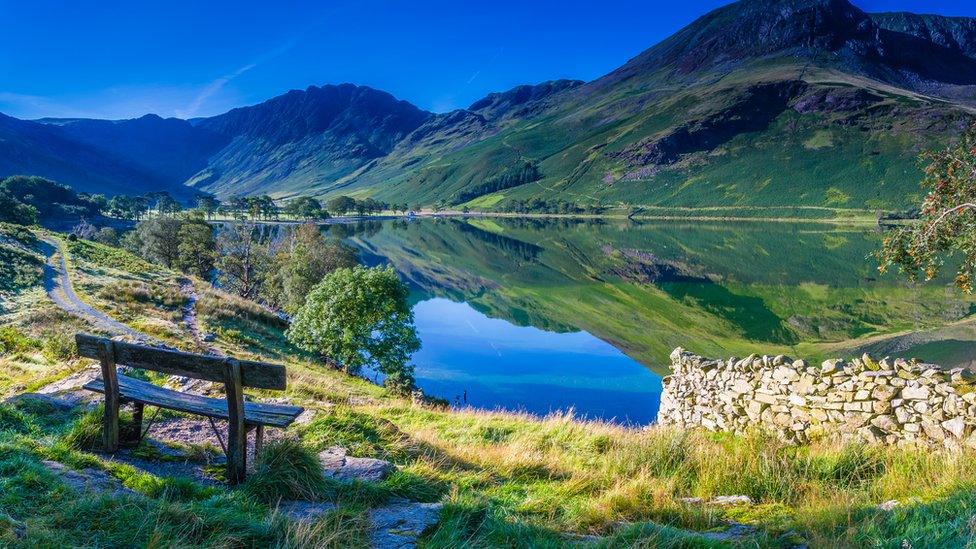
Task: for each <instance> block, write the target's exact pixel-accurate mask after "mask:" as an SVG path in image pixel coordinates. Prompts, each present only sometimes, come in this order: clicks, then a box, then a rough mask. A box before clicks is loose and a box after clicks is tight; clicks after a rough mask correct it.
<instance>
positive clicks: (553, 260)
mask: <svg viewBox="0 0 976 549" xmlns="http://www.w3.org/2000/svg"><path fill="white" fill-rule="evenodd" d="M324 230H326V231H329V232H331V233H332V234H334V235H335V236H337V237H340V238H343V239H344V240H345V241H346V242H348V243H350V244H351V245H354V246H355V247H357V248H358V249H359V250H360V252H361V256H362V259H363V261H364V262H365V263H367V264H385V263H388V264H391V265H393V266H394V268H395V269H396V271H397V272H398V274H399V275H400V276H401V278H402V279H403V280H404V281H405V282H407V283H408V284H409V285H410V287H411V290H412V293H411V296H412V300H413V303H414V313H415V316H416V322H417V327H418V331H419V333H420V337H421V340H422V342H423V349H422V350H421V351H419V352H418V353H417V354H416V355H415V356H414V357H413V363H414V365H415V368H416V377H417V381H418V385H419V386H420V387H422V388H423V389H424V390H425V391H426V392H427V393H429V394H431V395H434V396H438V397H441V398H445V399H448V400H449V401H451V402H452V403H455V404H457V405H470V406H476V407H480V408H487V409H494V408H501V409H506V410H516V411H526V412H529V413H534V414H540V415H544V414H547V413H549V412H554V411H565V410H570V409H571V410H573V411H574V413H575V414H577V415H579V416H583V417H588V418H596V419H605V420H613V421H616V422H620V423H627V424H647V423H650V422H652V421H653V420H654V418H655V416H656V413H657V407H658V400H659V397H660V391H661V376H662V375H667V365H668V358H667V357H668V354H669V353H670V352H671V350H672V349H673V348H674V347H678V346H681V347H684V348H686V349H688V350H690V351H692V352H695V353H699V354H703V355H707V356H712V357H728V356H730V355H734V356H745V355H747V354H749V353H753V352H756V353H766V354H778V353H784V354H788V355H791V356H794V357H803V358H806V359H809V360H816V361H819V360H821V359H822V358H824V357H827V356H847V355H851V354H860V353H862V352H865V351H869V352H872V353H874V354H879V355H881V356H883V355H885V354H891V355H893V356H894V355H896V354H897V355H899V356H916V355H917V356H919V357H920V358H923V359H925V360H928V361H932V362H940V363H943V364H946V365H970V361H971V358H970V357H971V356H972V355H973V351H974V350H976V343H974V341H976V331H974V329H973V327H972V325H971V324H969V323H968V322H963V323H961V324H960V323H959V321H962V320H966V319H968V318H969V316H970V315H971V314H972V313H973V312H974V308H973V301H972V298H969V297H966V296H963V295H961V294H960V293H959V292H957V291H955V290H954V289H952V288H951V287H948V286H947V284H946V282H945V281H939V282H933V283H929V284H926V285H920V286H911V285H909V284H907V283H905V282H903V281H901V280H900V279H898V278H897V277H895V276H891V275H888V276H880V275H879V274H878V272H877V268H876V264H875V263H874V260H873V259H870V258H869V254H870V253H871V252H872V251H873V250H875V249H876V248H877V246H878V242H879V241H880V234H879V233H878V232H877V231H873V230H869V229H864V228H842V227H836V226H829V225H817V224H808V223H800V224H789V223H772V222H770V223H758V222H757V223H735V224H716V223H685V222H681V223H678V222H659V223H635V222H630V221H624V220H617V221H605V222H595V221H570V220H550V221H546V220H538V219H531V220H516V219H502V218H468V219H463V220H462V219H454V218H441V219H416V220H411V221H406V220H388V221H383V222H378V221H373V222H367V223H361V224H358V225H332V226H328V227H326V228H325V229H324ZM921 353H924V355H923V354H921Z"/></svg>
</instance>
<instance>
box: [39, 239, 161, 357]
mask: <svg viewBox="0 0 976 549" xmlns="http://www.w3.org/2000/svg"><path fill="white" fill-rule="evenodd" d="M41 241H42V243H43V244H42V246H41V249H42V251H43V252H44V255H46V256H47V262H46V263H45V264H44V291H46V292H47V295H48V297H49V298H51V301H53V302H54V304H55V305H57V306H58V307H59V308H61V309H62V310H63V311H64V312H66V313H68V314H70V315H72V316H75V317H78V318H80V319H82V320H85V321H87V322H89V323H91V324H92V325H94V326H95V327H97V328H99V329H101V330H103V331H106V332H108V333H111V334H113V335H123V336H127V337H130V338H132V339H134V340H136V341H138V342H140V343H144V344H147V345H158V344H159V342H157V341H154V340H153V339H152V338H150V337H149V336H147V335H146V334H144V333H142V332H140V331H138V330H135V329H133V328H130V327H129V326H126V325H125V324H123V323H121V322H119V321H117V320H115V319H113V318H111V317H109V316H108V315H106V314H105V313H103V312H101V311H99V310H98V309H95V308H94V307H92V306H90V305H88V304H86V303H84V302H83V301H82V300H81V299H79V298H78V294H76V293H75V290H74V288H73V287H72V286H71V279H70V278H69V277H68V271H67V269H66V268H65V262H64V249H63V248H62V247H61V243H60V242H58V241H57V240H54V239H48V238H43V239H42V240H41Z"/></svg>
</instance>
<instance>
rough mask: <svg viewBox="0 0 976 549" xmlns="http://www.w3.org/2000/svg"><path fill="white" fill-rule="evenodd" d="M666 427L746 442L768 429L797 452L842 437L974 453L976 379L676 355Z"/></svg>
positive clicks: (920, 367) (863, 364) (888, 367)
mask: <svg viewBox="0 0 976 549" xmlns="http://www.w3.org/2000/svg"><path fill="white" fill-rule="evenodd" d="M671 370H672V374H671V375H669V376H667V377H665V378H664V382H663V383H664V391H663V393H662V395H661V408H660V411H659V412H658V423H659V424H662V425H675V426H678V427H682V428H695V427H704V428H705V429H709V430H712V431H725V432H733V433H740V432H742V431H744V430H746V429H748V428H751V427H755V426H760V427H763V428H767V429H771V430H773V431H775V432H777V433H778V434H779V435H780V436H781V437H782V438H784V439H785V440H788V441H790V442H795V443H803V442H807V441H809V440H811V439H814V438H824V437H834V436H836V437H840V438H841V439H843V440H858V441H865V442H876V443H885V444H898V445H925V446H932V445H943V446H946V447H950V448H951V447H955V448H958V447H960V446H962V445H966V446H970V447H974V448H976V434H973V426H974V425H976V387H974V384H973V382H974V381H976V375H974V374H973V373H972V372H970V371H968V370H964V369H962V368H956V369H952V370H946V369H943V368H941V367H939V366H936V365H934V364H922V363H919V362H918V361H916V360H911V361H907V360H903V359H895V360H894V361H891V360H890V359H888V358H884V359H882V360H880V361H875V360H874V359H873V358H871V357H870V356H869V355H867V354H865V355H863V356H862V357H860V358H855V359H853V360H850V361H844V360H840V359H832V360H825V361H824V362H823V363H822V364H821V366H820V367H814V366H811V365H808V364H807V363H806V362H805V361H803V360H791V359H790V358H788V357H786V356H784V355H779V356H773V357H771V356H766V355H764V356H757V355H750V356H748V357H746V358H742V359H738V358H735V357H732V358H729V359H728V360H713V359H708V358H704V357H701V356H698V355H695V354H692V353H689V352H686V351H684V350H683V349H681V348H680V347H679V348H677V349H675V350H674V352H673V353H671Z"/></svg>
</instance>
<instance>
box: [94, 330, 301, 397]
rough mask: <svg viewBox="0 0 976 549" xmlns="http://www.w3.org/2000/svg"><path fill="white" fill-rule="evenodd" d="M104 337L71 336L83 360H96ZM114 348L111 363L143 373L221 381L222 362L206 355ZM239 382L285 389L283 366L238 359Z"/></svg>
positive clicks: (129, 346) (123, 345)
mask: <svg viewBox="0 0 976 549" xmlns="http://www.w3.org/2000/svg"><path fill="white" fill-rule="evenodd" d="M106 341H111V340H109V339H106V338H102V337H96V336H91V335H87V334H77V335H75V343H76V344H77V347H78V354H79V355H80V356H83V357H87V358H94V359H99V358H101V355H100V354H99V351H100V349H101V348H102V345H104V344H105V342H106ZM113 343H114V345H115V362H116V363H117V364H121V365H126V366H131V367H133V368H139V369H143V370H153V371H156V372H162V373H164V374H169V375H176V376H186V377H190V378H193V379H202V380H205V381H215V382H219V383H223V382H224V372H225V368H226V364H225V362H224V360H225V359H223V358H219V357H213V356H206V355H195V354H191V353H184V352H181V351H170V350H166V349H156V348H152V347H145V346H142V345H136V344H133V343H125V342H121V341H115V342H113ZM239 362H240V364H241V380H242V383H243V385H244V386H245V387H251V388H254V389H278V390H284V389H285V383H286V381H285V367H284V366H281V365H279V364H268V363H265V362H253V361H250V360H241V361H239Z"/></svg>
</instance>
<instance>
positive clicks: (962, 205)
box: [922, 202, 976, 240]
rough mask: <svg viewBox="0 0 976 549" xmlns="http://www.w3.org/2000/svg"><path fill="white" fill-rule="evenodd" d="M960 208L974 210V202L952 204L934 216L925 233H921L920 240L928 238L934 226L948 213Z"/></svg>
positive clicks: (975, 205)
mask: <svg viewBox="0 0 976 549" xmlns="http://www.w3.org/2000/svg"><path fill="white" fill-rule="evenodd" d="M961 210H976V204H974V203H972V202H966V203H964V204H959V205H958V206H953V207H952V208H949V209H948V210H946V211H944V212H942V215H940V216H939V217H938V218H936V220H935V221H933V222H932V224H931V225H929V227H928V229H926V230H925V233H924V234H923V235H922V240H928V239H929V237H930V236H932V231H934V230H935V227H936V226H937V225H938V224H939V223H942V220H944V219H945V218H946V217H948V216H949V215H950V214H953V213H955V212H958V211H961Z"/></svg>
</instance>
